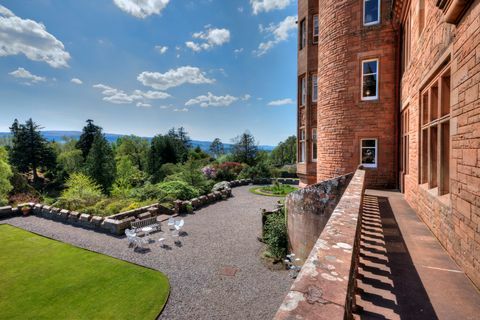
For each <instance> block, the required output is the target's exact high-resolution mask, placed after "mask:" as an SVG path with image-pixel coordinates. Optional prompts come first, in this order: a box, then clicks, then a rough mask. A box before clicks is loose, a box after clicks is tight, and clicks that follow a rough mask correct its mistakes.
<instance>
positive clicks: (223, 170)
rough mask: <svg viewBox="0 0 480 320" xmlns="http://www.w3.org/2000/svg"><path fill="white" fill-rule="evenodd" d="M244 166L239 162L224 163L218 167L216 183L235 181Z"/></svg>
mask: <svg viewBox="0 0 480 320" xmlns="http://www.w3.org/2000/svg"><path fill="white" fill-rule="evenodd" d="M243 168H244V165H243V164H241V163H239V162H224V163H221V164H219V165H218V168H217V181H232V180H235V179H237V177H238V175H239V173H240V172H241V171H242V170H243Z"/></svg>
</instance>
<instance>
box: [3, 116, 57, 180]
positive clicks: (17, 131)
mask: <svg viewBox="0 0 480 320" xmlns="http://www.w3.org/2000/svg"><path fill="white" fill-rule="evenodd" d="M40 129H41V127H40V126H39V125H37V124H36V123H35V122H33V120H32V119H29V120H28V121H26V122H25V124H20V123H19V122H18V120H16V119H15V121H14V122H13V124H12V127H11V128H10V130H11V132H12V135H13V138H12V147H11V149H10V163H11V164H12V165H14V166H15V167H16V168H17V170H18V171H19V172H22V173H27V172H31V173H32V175H33V181H34V182H37V181H38V169H40V168H44V169H46V170H49V169H54V168H55V163H56V156H55V152H54V150H53V148H52V147H51V145H50V143H49V142H47V140H46V139H45V138H44V137H43V136H42V134H41V133H40Z"/></svg>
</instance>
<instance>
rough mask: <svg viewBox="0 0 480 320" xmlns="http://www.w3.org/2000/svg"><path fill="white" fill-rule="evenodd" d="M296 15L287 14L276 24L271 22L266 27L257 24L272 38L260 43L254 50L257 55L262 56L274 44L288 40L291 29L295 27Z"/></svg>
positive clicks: (261, 30)
mask: <svg viewBox="0 0 480 320" xmlns="http://www.w3.org/2000/svg"><path fill="white" fill-rule="evenodd" d="M296 22H297V17H296V16H288V17H286V18H285V19H284V20H283V21H281V22H280V23H278V24H273V23H271V24H270V25H269V26H268V27H263V26H262V25H260V26H259V29H260V32H262V33H268V37H273V39H272V40H268V41H266V42H262V43H260V45H259V46H258V49H257V50H255V51H254V53H255V54H256V55H257V56H259V57H260V56H263V55H264V54H266V53H267V52H268V51H270V49H272V48H273V47H274V46H276V45H277V44H279V43H280V42H282V41H286V40H288V38H289V37H290V35H291V34H292V33H293V32H292V31H294V30H296V29H297V24H296Z"/></svg>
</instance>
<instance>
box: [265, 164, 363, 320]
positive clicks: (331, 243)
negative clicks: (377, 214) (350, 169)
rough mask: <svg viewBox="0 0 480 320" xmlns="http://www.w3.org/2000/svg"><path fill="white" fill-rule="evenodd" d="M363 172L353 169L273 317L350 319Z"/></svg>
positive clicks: (277, 318)
mask: <svg viewBox="0 0 480 320" xmlns="http://www.w3.org/2000/svg"><path fill="white" fill-rule="evenodd" d="M364 182H365V171H364V170H360V169H359V170H357V171H356V172H355V175H354V176H353V178H352V180H351V181H350V183H349V185H348V187H347V189H346V190H345V192H344V194H343V196H342V198H341V199H340V201H339V203H338V205H337V206H336V208H335V210H334V211H333V213H332V215H331V217H330V219H329V221H328V223H327V225H326V226H325V228H324V230H323V232H322V233H321V235H320V237H319V238H318V241H317V242H316V243H315V246H314V247H313V249H312V251H311V252H310V255H309V257H308V259H307V260H306V262H305V264H304V265H303V267H302V270H301V271H300V273H299V275H298V277H297V279H296V280H295V282H294V283H293V285H292V287H291V289H290V292H289V293H288V294H287V296H286V297H285V299H284V301H283V304H282V305H281V306H280V308H279V309H278V311H277V314H276V315H275V318H274V319H275V320H286V319H305V320H308V319H312V320H313V319H350V318H351V316H352V315H351V307H352V304H353V299H354V279H355V275H356V272H357V271H356V270H357V267H358V250H359V242H358V241H359V238H360V228H359V223H360V214H361V205H362V201H363V194H364V190H365V184H364Z"/></svg>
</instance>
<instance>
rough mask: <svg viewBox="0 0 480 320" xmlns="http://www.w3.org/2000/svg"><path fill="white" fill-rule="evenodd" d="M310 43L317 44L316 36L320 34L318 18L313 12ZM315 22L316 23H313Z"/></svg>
mask: <svg viewBox="0 0 480 320" xmlns="http://www.w3.org/2000/svg"><path fill="white" fill-rule="evenodd" d="M312 21H313V23H312V43H313V44H318V38H319V36H320V21H319V18H318V14H314V15H313V17H312ZM315 23H316V25H315Z"/></svg>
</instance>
